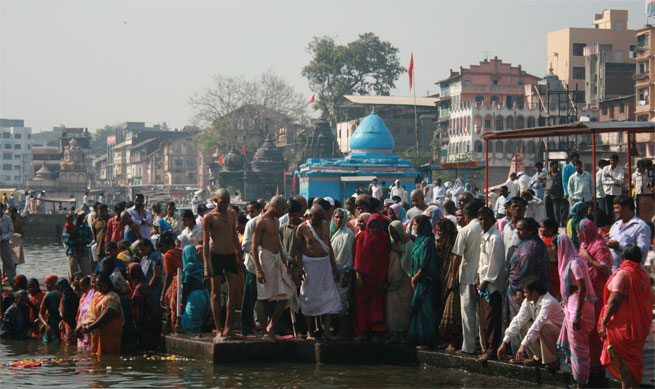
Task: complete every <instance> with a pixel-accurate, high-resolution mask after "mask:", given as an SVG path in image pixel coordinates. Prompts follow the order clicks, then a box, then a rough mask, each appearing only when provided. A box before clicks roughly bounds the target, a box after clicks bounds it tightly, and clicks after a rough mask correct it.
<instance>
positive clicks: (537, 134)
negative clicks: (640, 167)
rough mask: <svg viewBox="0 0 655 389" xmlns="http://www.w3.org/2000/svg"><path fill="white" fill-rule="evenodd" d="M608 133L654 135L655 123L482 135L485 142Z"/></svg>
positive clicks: (562, 126) (564, 126) (593, 124)
mask: <svg viewBox="0 0 655 389" xmlns="http://www.w3.org/2000/svg"><path fill="white" fill-rule="evenodd" d="M607 132H628V133H631V134H636V133H652V132H655V122H575V123H570V124H559V125H555V126H546V127H532V128H522V129H520V130H506V131H491V132H488V133H486V134H484V135H482V139H484V140H487V141H488V140H500V139H517V138H547V137H552V136H569V135H591V134H602V133H607Z"/></svg>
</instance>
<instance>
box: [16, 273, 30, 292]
mask: <svg viewBox="0 0 655 389" xmlns="http://www.w3.org/2000/svg"><path fill="white" fill-rule="evenodd" d="M21 289H27V277H25V276H24V275H22V274H18V275H16V277H14V290H21Z"/></svg>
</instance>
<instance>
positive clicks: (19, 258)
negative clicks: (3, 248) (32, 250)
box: [9, 234, 25, 265]
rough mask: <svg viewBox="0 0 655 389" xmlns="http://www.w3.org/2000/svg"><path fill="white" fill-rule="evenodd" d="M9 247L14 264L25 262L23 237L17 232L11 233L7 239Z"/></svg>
mask: <svg viewBox="0 0 655 389" xmlns="http://www.w3.org/2000/svg"><path fill="white" fill-rule="evenodd" d="M9 244H10V246H9V248H10V249H11V258H12V259H13V260H14V264H16V265H22V264H23V263H25V254H23V237H22V236H21V235H19V234H13V235H12V236H11V239H10V240H9Z"/></svg>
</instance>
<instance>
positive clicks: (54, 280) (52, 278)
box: [45, 274, 57, 284]
mask: <svg viewBox="0 0 655 389" xmlns="http://www.w3.org/2000/svg"><path fill="white" fill-rule="evenodd" d="M45 281H46V282H52V283H53V284H56V283H57V276H56V275H54V274H50V275H49V276H47V277H46V278H45Z"/></svg>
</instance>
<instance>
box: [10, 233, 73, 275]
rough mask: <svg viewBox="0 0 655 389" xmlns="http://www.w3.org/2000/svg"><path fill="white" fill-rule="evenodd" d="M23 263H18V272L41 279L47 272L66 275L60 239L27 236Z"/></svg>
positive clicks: (64, 258) (63, 252)
mask: <svg viewBox="0 0 655 389" xmlns="http://www.w3.org/2000/svg"><path fill="white" fill-rule="evenodd" d="M23 248H24V251H25V263H24V264H22V265H18V267H17V269H16V270H17V272H18V274H24V275H25V276H26V277H28V278H32V277H34V278H37V279H39V280H43V279H44V278H45V276H47V275H49V274H56V275H58V276H60V277H66V276H67V275H68V260H67V257H66V248H64V246H63V244H62V242H61V240H57V239H52V238H48V239H45V238H41V239H38V238H29V239H26V240H25V245H24V247H23Z"/></svg>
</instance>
